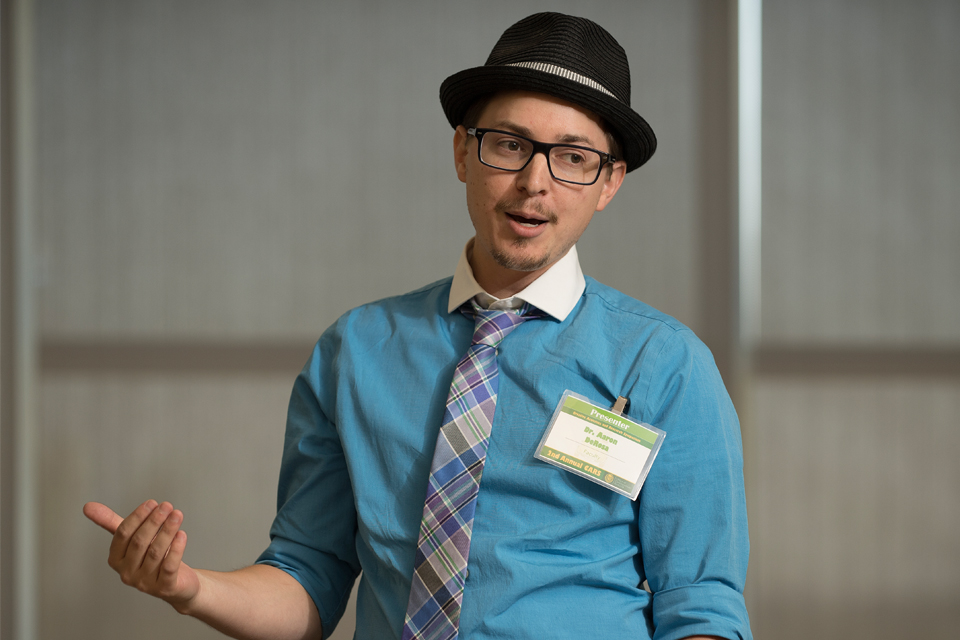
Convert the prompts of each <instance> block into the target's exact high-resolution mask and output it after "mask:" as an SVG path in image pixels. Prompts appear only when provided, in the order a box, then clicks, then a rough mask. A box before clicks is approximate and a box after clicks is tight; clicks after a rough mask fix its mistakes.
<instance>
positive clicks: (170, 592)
mask: <svg viewBox="0 0 960 640" xmlns="http://www.w3.org/2000/svg"><path fill="white" fill-rule="evenodd" d="M629 92H630V88H629V69H628V67H627V62H626V56H625V55H624V53H623V50H622V48H620V46H619V45H618V44H617V42H616V41H615V40H614V39H613V38H612V36H610V35H609V34H608V33H607V32H606V31H604V30H603V29H602V28H600V27H599V26H597V25H596V24H594V23H592V22H590V21H588V20H584V19H580V18H573V17H569V16H564V15H560V14H553V13H550V14H537V15H534V16H530V17H529V18H526V19H524V20H521V21H520V22H518V23H517V24H515V25H513V26H512V27H511V28H509V29H508V30H507V31H506V32H505V33H504V35H503V36H502V37H501V39H500V41H499V42H498V43H497V45H496V46H495V47H494V50H493V52H492V53H491V55H490V58H489V59H488V60H487V63H486V64H485V65H484V66H483V67H478V68H475V69H468V70H466V71H463V72H461V73H459V74H455V75H454V76H451V77H450V78H448V79H447V80H446V81H445V82H444V83H443V85H442V87H441V103H442V104H443V108H444V112H445V114H446V115H447V118H448V120H449V121H450V123H451V125H453V126H454V127H455V134H454V160H455V165H456V170H457V176H458V177H459V179H460V180H461V181H462V182H463V183H464V184H465V185H466V195H467V209H468V211H469V214H470V219H471V221H472V223H473V226H474V229H475V230H476V235H475V237H474V238H473V239H472V240H471V241H470V242H468V244H467V246H466V247H465V249H464V252H463V255H462V256H461V259H460V263H459V264H458V266H457V270H456V273H455V275H454V277H453V278H452V279H451V278H447V279H444V280H441V281H439V282H436V283H434V284H431V285H428V286H426V287H424V288H422V289H419V290H417V291H413V292H411V293H409V294H406V295H403V296H398V297H395V298H389V299H386V300H382V301H379V302H376V303H372V304H369V305H365V306H363V307H360V308H358V309H354V310H353V311H351V312H349V313H347V314H346V315H344V316H343V317H342V318H341V319H340V320H339V321H338V322H337V323H336V324H335V325H334V326H333V327H331V328H330V329H328V330H327V331H326V332H325V333H324V335H323V336H322V337H321V338H320V340H319V342H318V343H317V345H316V347H315V349H314V352H313V355H312V356H311V358H310V360H309V362H308V363H307V365H306V367H305V368H304V370H303V371H302V372H301V374H300V376H299V377H298V379H297V381H296V384H295V386H294V390H293V394H292V398H291V401H290V410H289V416H288V424H287V436H286V443H285V450H284V457H283V465H282V470H281V477H280V484H279V491H278V494H279V498H278V503H279V508H278V513H277V517H276V519H275V521H274V524H273V527H272V529H271V544H270V547H269V548H268V549H267V550H266V551H265V552H264V554H263V555H262V556H261V557H260V559H259V560H258V563H257V564H255V565H253V566H251V567H247V568H245V569H241V570H239V571H235V572H230V573H217V572H208V571H199V570H193V569H192V568H190V567H188V566H187V565H185V564H183V563H182V561H181V560H182V556H183V552H184V548H185V545H186V534H184V533H183V532H181V531H179V526H180V523H181V521H182V514H181V513H180V512H179V511H176V510H174V509H173V507H172V505H170V504H169V503H163V504H160V505H157V504H156V503H155V502H153V501H148V502H146V503H144V504H143V505H141V506H140V507H138V509H137V510H136V511H134V512H133V513H132V514H131V515H130V516H129V517H128V518H126V519H125V520H123V521H122V522H121V519H120V517H119V516H117V515H116V514H115V513H113V512H112V511H110V510H109V509H108V508H107V507H105V506H103V505H98V504H95V503H91V504H88V505H87V506H86V507H85V512H86V513H87V515H88V516H89V517H90V518H91V519H93V520H94V521H95V522H97V523H98V524H100V525H101V526H103V527H104V528H106V529H108V530H109V531H111V532H115V535H114V539H113V544H112V545H111V550H110V564H111V566H112V567H113V568H114V569H116V570H117V571H118V572H119V573H120V575H121V577H122V579H123V580H124V582H125V583H127V584H131V585H133V586H136V587H137V588H139V589H141V590H143V591H146V592H148V593H151V594H153V595H156V596H159V597H161V598H163V599H165V600H167V601H168V602H170V603H171V604H172V605H173V606H174V607H175V608H176V609H177V610H178V611H180V612H182V613H187V614H190V615H194V616H196V617H198V618H200V619H202V620H205V621H206V622H208V623H209V624H211V625H213V626H214V627H216V628H218V629H220V630H222V631H224V632H225V633H227V634H229V635H232V636H234V637H238V638H308V637H319V635H320V634H321V630H322V633H323V634H325V635H328V634H329V633H330V632H331V631H332V629H333V627H334V626H335V625H336V623H337V621H338V620H339V618H340V616H341V615H342V613H343V609H344V607H345V603H346V600H347V596H348V595H349V593H350V589H351V585H352V584H353V581H354V579H355V577H356V575H357V574H358V573H359V572H360V571H362V572H363V577H362V580H361V584H360V588H359V599H358V605H357V606H358V612H357V620H358V625H357V637H359V638H375V639H379V638H391V637H393V638H397V637H402V638H404V639H406V638H440V639H448V638H455V637H463V638H465V639H480V638H566V637H571V638H573V637H577V638H580V637H592V638H604V639H608V638H609V639H613V638H624V639H625V638H644V637H655V638H662V639H669V640H672V639H675V638H676V639H679V638H692V637H723V638H731V639H733V638H749V637H751V636H750V630H749V622H748V620H747V615H746V610H745V608H744V605H743V597H742V588H743V581H744V578H745V573H746V560H747V546H748V543H747V530H746V515H745V507H744V498H743V480H742V471H741V466H742V462H741V453H740V439H739V427H738V424H737V420H736V415H735V414H734V412H733V408H732V406H731V404H730V401H729V398H728V397H727V394H726V392H725V391H724V389H723V386H722V383H721V381H720V378H719V375H718V373H717V371H716V367H715V366H714V364H713V360H712V358H711V356H710V354H709V352H708V351H707V350H706V348H705V347H704V346H703V345H702V344H701V343H700V342H699V341H698V340H697V339H696V338H695V337H694V336H693V335H692V333H691V332H690V331H689V330H688V329H686V328H685V327H683V326H682V325H681V324H679V323H678V322H676V321H675V320H673V319H672V318H669V317H668V316H665V315H663V314H661V313H659V312H657V311H655V310H654V309H651V308H650V307H648V306H646V305H644V304H642V303H640V302H638V301H636V300H633V299H631V298H628V297H627V296H624V295H623V294H620V293H619V292H616V291H614V290H612V289H609V288H607V287H604V286H603V285H601V284H599V283H597V282H596V281H594V280H592V279H586V278H584V276H583V275H582V273H581V271H580V267H579V263H578V260H577V254H576V248H575V243H576V241H577V239H578V238H579V237H580V235H581V234H582V233H583V232H584V230H585V229H586V227H587V225H588V224H589V223H590V220H591V218H592V216H593V214H594V212H596V211H601V210H603V209H604V208H605V207H606V205H607V204H608V203H609V202H610V201H611V199H612V198H613V197H614V196H615V194H616V192H617V190H618V189H619V187H620V185H621V183H622V181H623V179H624V176H625V174H626V173H627V172H629V171H631V170H633V169H635V168H637V167H639V166H640V165H642V164H643V163H644V162H646V160H647V159H649V157H650V156H651V155H652V154H653V152H654V149H655V147H656V140H655V138H654V135H653V132H652V131H651V130H650V128H649V126H648V125H647V123H646V122H645V121H644V120H643V118H641V117H640V116H639V115H638V114H636V113H635V112H634V111H633V110H632V109H631V108H630V107H629ZM490 327H492V329H490ZM488 329H490V331H488ZM491 331H492V333H490V332H491ZM485 332H486V333H485ZM490 335H493V336H494V337H493V338H490V340H491V341H488V337H489V336H490ZM464 352H466V353H467V356H465V357H463V358H461V356H462V355H463V354H464ZM451 379H453V381H454V384H453V386H452V388H451V382H450V381H451ZM568 390H569V391H573V392H575V393H576V394H579V395H580V396H582V397H585V398H587V399H588V400H590V401H591V402H593V403H595V404H597V405H600V406H602V405H610V404H612V403H613V401H614V400H616V399H617V398H618V397H623V398H624V399H626V400H627V401H628V403H629V404H628V405H627V413H626V414H625V416H627V417H629V418H630V419H632V420H635V421H642V422H645V423H649V424H652V425H654V426H656V427H659V428H660V429H662V430H663V431H664V432H665V433H666V439H665V440H664V443H663V446H662V449H661V450H660V453H659V456H658V457H657V458H656V461H655V463H654V464H653V466H652V468H651V469H650V471H649V475H648V476H647V478H646V481H645V484H644V486H643V489H642V491H641V493H640V495H639V497H638V498H637V500H630V499H629V498H628V497H625V496H623V495H620V494H618V493H615V492H614V491H611V490H610V489H609V488H608V487H606V486H602V485H601V484H598V483H594V482H592V481H591V480H589V479H587V478H584V477H581V476H580V475H575V474H573V473H569V472H567V471H565V470H563V469H560V468H558V467H556V466H552V465H550V464H547V463H545V462H543V461H541V460H539V459H536V458H535V453H536V452H537V450H538V446H539V443H540V441H541V438H542V437H543V434H544V432H545V431H546V430H547V427H548V425H549V423H550V419H551V416H552V415H553V413H554V410H555V408H556V407H557V405H558V403H559V402H560V400H561V398H562V397H563V394H564V392H565V391H568ZM441 427H442V428H441ZM454 467H455V468H456V469H457V472H456V473H451V472H450V469H451V468H454ZM481 479H482V482H481ZM425 495H426V496H427V502H426V506H425V503H424V496H425ZM644 585H646V586H648V589H645V588H644Z"/></svg>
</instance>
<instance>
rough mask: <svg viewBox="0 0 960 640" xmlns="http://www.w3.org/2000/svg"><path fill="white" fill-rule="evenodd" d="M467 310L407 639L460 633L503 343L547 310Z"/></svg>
mask: <svg viewBox="0 0 960 640" xmlns="http://www.w3.org/2000/svg"><path fill="white" fill-rule="evenodd" d="M461 311H462V312H463V313H464V315H467V316H474V320H475V322H476V324H475V327H474V332H473V344H471V345H470V348H469V349H468V350H467V353H466V355H464V356H463V358H461V359H460V362H459V363H458V364H457V368H456V370H455V371H454V372H453V383H452V384H451V385H450V395H449V396H448V397H447V408H446V411H445V412H444V414H443V427H442V428H441V429H440V435H439V436H438V438H437V448H436V450H435V451H434V453H433V463H432V465H431V467H430V482H429V484H428V485H427V498H426V502H425V503H424V506H423V520H422V521H421V522H420V536H419V540H418V541H417V556H416V560H415V561H414V572H413V584H412V585H411V588H410V601H409V602H408V604H407V615H406V618H405V621H404V623H403V640H453V639H454V638H456V637H457V634H458V633H459V628H460V604H461V602H462V601H463V583H464V581H465V580H466V577H467V576H466V569H467V559H468V558H469V556H470V534H471V533H472V531H473V514H474V512H475V511H476V506H477V492H478V491H479V489H480V476H481V474H482V473H483V463H484V461H485V460H486V457H487V442H488V441H489V439H490V426H491V424H492V423H493V413H494V410H495V409H496V405H497V388H498V383H497V377H498V376H497V345H499V344H500V341H501V340H503V339H504V338H505V337H506V336H507V334H508V333H510V332H511V331H513V330H514V329H515V328H517V327H518V326H520V323H521V322H523V321H525V320H529V319H531V318H535V317H541V314H540V312H539V311H537V310H536V309H535V308H534V307H531V306H530V305H528V304H524V305H523V307H522V308H521V309H520V310H519V312H512V311H496V310H488V309H481V308H480V307H478V306H477V305H476V303H474V302H472V301H471V304H470V305H464V306H463V307H461Z"/></svg>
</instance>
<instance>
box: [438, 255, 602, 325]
mask: <svg viewBox="0 0 960 640" xmlns="http://www.w3.org/2000/svg"><path fill="white" fill-rule="evenodd" d="M472 248H473V238H471V239H470V240H469V241H467V244H466V246H464V248H463V251H462V252H461V253H460V261H459V262H458V263H457V270H456V271H455V272H454V274H453V283H452V284H451V285H450V302H449V303H448V305H447V311H448V312H449V313H453V312H454V311H456V310H457V309H459V308H460V307H461V306H462V305H463V303H464V302H466V301H467V300H469V299H470V298H473V297H476V298H477V301H478V302H479V303H480V305H481V306H483V307H485V308H488V309H489V308H500V309H512V308H517V307H519V306H521V305H522V304H523V303H524V302H528V303H530V304H532V305H533V306H535V307H536V308H537V309H540V310H541V311H543V312H544V313H547V314H549V315H551V316H553V317H554V318H556V319H557V320H559V321H561V322H563V321H564V320H565V319H566V318H567V316H568V315H570V312H571V311H573V308H574V307H575V306H577V301H578V300H580V296H581V295H583V290H584V288H586V281H585V280H584V278H583V271H581V270H580V259H579V258H578V257H577V247H576V246H573V247H570V251H568V252H567V255H565V256H563V257H562V258H560V259H559V260H557V261H556V262H555V263H554V264H553V266H551V267H550V268H549V269H547V270H546V271H545V272H544V273H543V275H541V276H540V277H539V278H537V279H536V280H534V281H533V282H531V283H530V284H529V285H528V286H527V288H526V289H524V290H523V291H520V292H518V293H517V294H516V295H514V296H513V297H511V298H506V299H504V300H500V299H499V298H495V297H493V296H492V295H490V294H489V293H487V292H486V291H484V290H483V287H481V286H480V285H479V284H477V281H476V279H475V278H474V277H473V268H471V267H470V261H469V260H468V259H467V256H468V255H470V250H471V249H472Z"/></svg>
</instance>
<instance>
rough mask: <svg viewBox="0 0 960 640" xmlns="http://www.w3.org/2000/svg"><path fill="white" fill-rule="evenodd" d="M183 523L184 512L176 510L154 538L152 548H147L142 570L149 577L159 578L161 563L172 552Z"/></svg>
mask: <svg viewBox="0 0 960 640" xmlns="http://www.w3.org/2000/svg"><path fill="white" fill-rule="evenodd" d="M165 504H168V503H165ZM168 506H169V505H168ZM181 522H183V512H182V511H179V510H177V509H174V510H173V511H172V512H171V513H170V515H169V516H167V519H166V520H165V521H164V523H163V525H162V526H161V527H160V530H159V531H158V532H157V535H156V537H154V539H153V541H152V542H151V543H150V546H149V547H147V550H146V552H145V553H144V556H143V562H142V564H141V568H142V570H143V572H144V573H146V574H147V575H152V576H153V577H154V579H156V577H157V574H158V571H159V567H160V563H161V562H163V559H164V558H165V557H167V554H168V552H169V551H170V543H171V542H172V541H173V539H174V536H176V533H177V531H178V530H179V529H180V523H181Z"/></svg>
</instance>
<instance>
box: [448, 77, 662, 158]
mask: <svg viewBox="0 0 960 640" xmlns="http://www.w3.org/2000/svg"><path fill="white" fill-rule="evenodd" d="M506 90H524V91H536V92H540V93H546V94H549V95H552V96H555V97H557V98H561V99H563V100H567V101H568V102H572V103H574V104H577V105H580V106H581V107H584V108H585V109H587V110H589V111H592V112H593V113H595V114H597V115H598V116H600V117H601V118H603V119H604V121H606V123H607V124H608V125H609V126H610V127H612V128H613V130H614V132H615V133H616V134H617V136H618V137H619V139H620V142H621V144H622V145H623V160H624V161H625V162H626V163H627V171H628V172H630V171H633V170H634V169H636V168H637V167H640V166H641V165H643V164H644V163H645V162H646V161H647V160H649V159H650V156H652V155H653V152H654V151H656V149H657V137H656V136H655V135H654V133H653V129H651V128H650V125H648V124H647V121H646V120H644V119H643V118H642V117H641V116H640V114H638V113H637V112H636V111H634V110H633V109H631V108H630V107H629V106H628V105H625V104H623V103H622V102H620V101H619V100H617V99H616V98H614V97H612V96H609V95H607V94H605V93H603V92H601V91H597V90H596V89H592V88H591V87H588V86H586V85H582V84H580V83H579V82H576V81H575V80H570V79H568V78H564V77H562V76H557V75H554V74H552V73H545V72H543V71H538V70H536V69H528V68H526V67H513V66H484V67H474V68H473V69H465V70H464V71H461V72H459V73H455V74H454V75H452V76H450V77H449V78H447V79H446V80H444V81H443V84H441V85H440V104H441V105H442V106H443V113H444V114H445V115H446V116H447V121H448V122H449V123H450V126H452V127H454V128H456V127H458V126H460V125H461V124H463V116H464V115H465V114H466V112H467V109H469V108H470V105H472V104H473V103H474V102H475V101H476V100H477V98H479V97H481V96H483V95H485V94H489V93H495V92H497V91H506Z"/></svg>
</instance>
